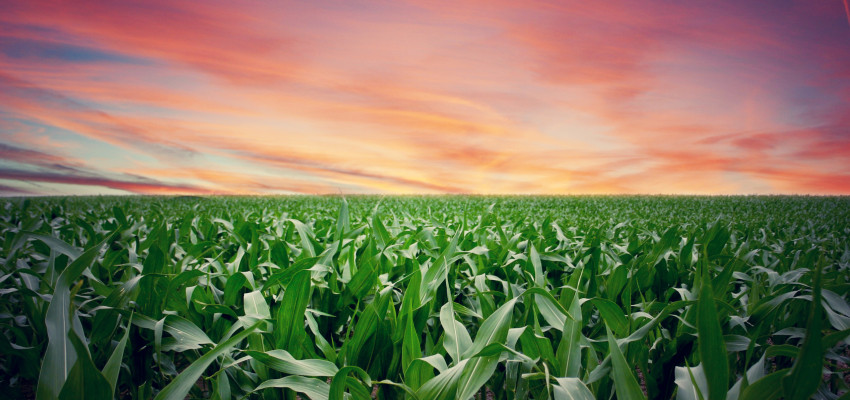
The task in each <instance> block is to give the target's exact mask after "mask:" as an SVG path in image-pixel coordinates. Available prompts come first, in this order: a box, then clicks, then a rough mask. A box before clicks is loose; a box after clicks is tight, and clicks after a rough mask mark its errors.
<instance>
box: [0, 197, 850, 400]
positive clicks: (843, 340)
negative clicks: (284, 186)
mask: <svg viewBox="0 0 850 400" xmlns="http://www.w3.org/2000/svg"><path fill="white" fill-rule="evenodd" d="M0 208H2V209H0V232H2V236H0V246H2V250H0V257H2V258H0V265H2V271H0V332H2V335H0V390H2V391H3V393H4V394H5V395H8V396H10V397H13V398H37V399H108V398H120V399H149V398H155V399H157V400H159V399H185V398H213V399H230V398H237V399H242V398H245V399H266V400H271V399H280V400H294V399H298V398H300V399H308V398H309V399H312V400H324V399H347V398H350V399H373V398H376V399H419V400H434V399H462V400H466V399H472V398H474V399H481V400H484V399H496V400H515V399H517V400H518V399H557V400H560V399H612V398H616V399H645V398H650V399H672V398H676V399H691V400H697V399H700V400H715V399H759V400H765V399H779V398H785V399H808V398H816V399H837V398H839V397H841V398H848V397H850V395H848V394H847V391H848V381H850V371H848V363H850V361H848V359H850V350H849V349H848V344H850V338H848V335H850V305H848V292H850V291H849V290H848V287H850V240H848V236H850V198H847V197H794V196H792V197H783V196H770V197H682V196H670V197H664V196H625V197H624V196H609V197H604V196H603V197H521V196H518V197H482V196H409V197H405V196H400V197H378V196H347V197H345V198H343V197H341V196H291V197H65V198H31V199H23V198H12V199H4V200H0Z"/></svg>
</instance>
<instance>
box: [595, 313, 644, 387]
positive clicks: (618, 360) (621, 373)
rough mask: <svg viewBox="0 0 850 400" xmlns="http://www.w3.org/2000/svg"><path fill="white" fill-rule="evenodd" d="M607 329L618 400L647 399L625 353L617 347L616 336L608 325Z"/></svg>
mask: <svg viewBox="0 0 850 400" xmlns="http://www.w3.org/2000/svg"><path fill="white" fill-rule="evenodd" d="M605 329H606V331H607V332H608V352H609V354H610V356H611V366H612V369H611V379H613V380H614V390H615V391H616V392H617V399H620V400H632V399H646V396H644V395H643V391H641V389H640V385H639V384H638V381H637V378H635V374H634V372H633V370H632V367H631V366H630V365H629V364H628V363H627V362H626V358H625V357H624V356H623V352H622V351H620V346H618V345H617V341H616V340H615V339H614V335H612V334H611V328H609V327H608V326H607V325H606V326H605Z"/></svg>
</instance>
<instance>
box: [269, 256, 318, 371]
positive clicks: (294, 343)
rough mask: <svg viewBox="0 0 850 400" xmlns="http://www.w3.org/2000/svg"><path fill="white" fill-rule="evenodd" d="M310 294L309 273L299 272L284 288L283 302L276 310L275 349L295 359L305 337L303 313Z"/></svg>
mask: <svg viewBox="0 0 850 400" xmlns="http://www.w3.org/2000/svg"><path fill="white" fill-rule="evenodd" d="M311 293H312V285H311V272H310V271H307V270H304V271H300V272H298V273H297V274H295V277H293V278H292V281H291V282H289V285H287V286H286V292H284V293H283V300H282V301H281V304H280V308H279V309H278V310H277V324H275V326H276V327H277V329H275V333H276V334H277V335H278V337H277V348H279V349H284V350H287V351H289V352H291V353H292V354H293V355H295V356H296V357H298V356H300V352H301V349H300V347H301V342H302V341H303V340H304V338H305V337H306V332H305V331H304V313H305V312H306V311H307V306H308V305H309V303H310V295H311Z"/></svg>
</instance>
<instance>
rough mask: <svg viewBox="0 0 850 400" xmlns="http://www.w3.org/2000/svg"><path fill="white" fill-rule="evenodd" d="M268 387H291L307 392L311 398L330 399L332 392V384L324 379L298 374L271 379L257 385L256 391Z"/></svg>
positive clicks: (297, 390)
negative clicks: (329, 394) (329, 395)
mask: <svg viewBox="0 0 850 400" xmlns="http://www.w3.org/2000/svg"><path fill="white" fill-rule="evenodd" d="M268 388H281V389H291V390H294V391H296V392H298V393H303V394H305V395H306V396H307V397H309V398H310V399H311V400H328V393H329V392H330V385H328V384H327V383H325V382H324V381H321V380H319V379H316V378H305V377H303V376H297V375H292V376H287V377H285V378H280V379H269V380H267V381H265V382H263V383H261V384H260V385H259V386H257V387H256V388H255V389H254V392H258V391H260V390H263V389H268Z"/></svg>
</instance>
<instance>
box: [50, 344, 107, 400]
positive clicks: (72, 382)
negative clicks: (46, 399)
mask: <svg viewBox="0 0 850 400" xmlns="http://www.w3.org/2000/svg"><path fill="white" fill-rule="evenodd" d="M68 339H70V341H71V343H73V346H74V348H75V349H76V352H77V361H76V363H74V366H73V367H72V368H71V371H70V372H69V373H68V379H67V380H66V381H65V384H64V385H63V386H62V390H61V391H60V392H59V400H66V399H67V400H76V399H92V400H100V399H108V398H111V397H112V391H111V390H110V389H111V386H110V385H109V381H107V380H106V378H104V377H103V374H101V373H100V371H98V369H97V368H96V367H95V366H94V362H92V360H91V356H89V351H88V348H86V345H85V344H83V342H82V341H81V340H80V338H78V337H77V334H76V333H74V332H73V331H71V332H69V333H68Z"/></svg>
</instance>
